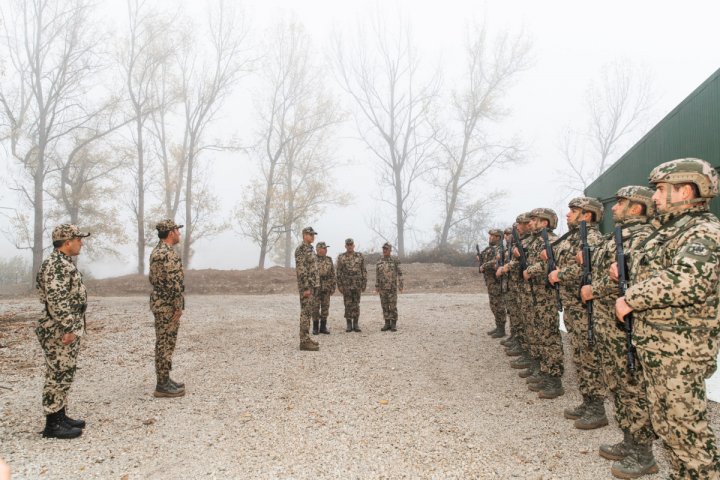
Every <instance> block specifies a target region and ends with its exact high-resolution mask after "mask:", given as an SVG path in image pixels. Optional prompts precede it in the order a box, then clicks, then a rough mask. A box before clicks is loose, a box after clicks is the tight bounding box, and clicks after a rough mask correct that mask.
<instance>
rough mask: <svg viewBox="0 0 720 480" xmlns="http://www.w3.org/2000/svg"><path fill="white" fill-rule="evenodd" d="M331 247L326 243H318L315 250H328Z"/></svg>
mask: <svg viewBox="0 0 720 480" xmlns="http://www.w3.org/2000/svg"><path fill="white" fill-rule="evenodd" d="M329 246H330V245H327V244H326V243H325V242H318V243H317V245H315V248H328V247H329Z"/></svg>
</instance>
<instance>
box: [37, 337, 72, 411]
mask: <svg viewBox="0 0 720 480" xmlns="http://www.w3.org/2000/svg"><path fill="white" fill-rule="evenodd" d="M35 334H36V335H37V337H38V340H39V341H40V346H41V347H42V350H43V353H44V355H45V384H44V385H43V393H42V406H43V412H44V413H45V415H50V414H51V413H55V412H57V411H58V410H62V409H63V408H64V407H65V406H66V405H67V396H68V392H69V391H70V386H71V385H72V382H73V379H74V378H75V370H76V369H77V357H78V352H79V351H80V337H77V338H75V340H74V341H73V342H72V343H70V344H69V345H63V343H62V341H61V340H60V338H61V336H62V335H61V334H59V333H58V332H57V331H56V330H55V329H44V328H42V327H38V328H36V329H35Z"/></svg>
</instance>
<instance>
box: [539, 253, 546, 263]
mask: <svg viewBox="0 0 720 480" xmlns="http://www.w3.org/2000/svg"><path fill="white" fill-rule="evenodd" d="M540 258H542V261H543V262H547V251H546V250H541V251H540Z"/></svg>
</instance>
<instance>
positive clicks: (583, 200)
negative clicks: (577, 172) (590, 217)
mask: <svg viewBox="0 0 720 480" xmlns="http://www.w3.org/2000/svg"><path fill="white" fill-rule="evenodd" d="M568 207H570V208H573V207H575V208H579V209H580V210H582V211H583V213H585V212H592V213H594V214H595V221H596V222H598V223H600V222H602V219H603V213H605V207H603V204H602V203H601V202H600V200H598V199H597V198H592V197H575V198H573V199H572V200H570V203H568Z"/></svg>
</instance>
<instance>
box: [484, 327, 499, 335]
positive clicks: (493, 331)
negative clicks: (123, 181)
mask: <svg viewBox="0 0 720 480" xmlns="http://www.w3.org/2000/svg"><path fill="white" fill-rule="evenodd" d="M497 331H498V327H497V326H496V327H495V328H493V329H492V330H490V331H489V332H485V333H487V334H488V335H495V334H496V333H497Z"/></svg>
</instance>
